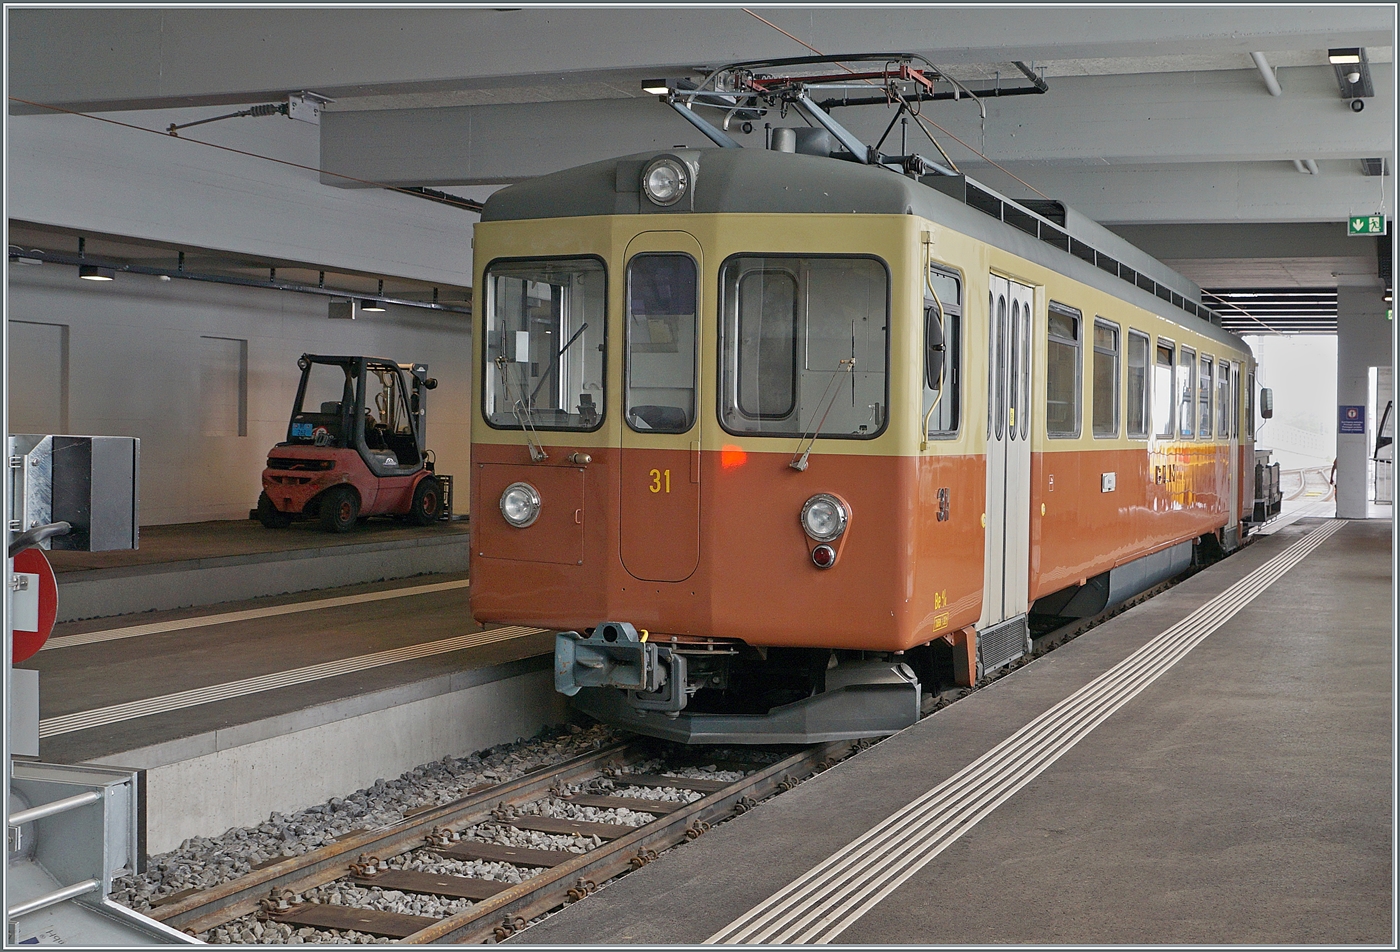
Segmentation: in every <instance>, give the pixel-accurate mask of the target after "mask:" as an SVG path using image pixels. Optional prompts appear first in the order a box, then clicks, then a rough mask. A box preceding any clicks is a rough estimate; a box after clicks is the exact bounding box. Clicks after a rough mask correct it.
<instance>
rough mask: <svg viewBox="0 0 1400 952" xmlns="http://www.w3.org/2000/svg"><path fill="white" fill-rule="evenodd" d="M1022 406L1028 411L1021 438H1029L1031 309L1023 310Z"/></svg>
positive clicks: (1022, 421) (1024, 415)
mask: <svg viewBox="0 0 1400 952" xmlns="http://www.w3.org/2000/svg"><path fill="white" fill-rule="evenodd" d="M1021 325H1022V327H1021V406H1023V407H1025V408H1026V412H1025V413H1023V414H1021V424H1020V425H1021V439H1023V440H1024V439H1028V438H1029V437H1030V432H1031V413H1030V407H1031V309H1030V307H1025V308H1023V309H1022V310H1021Z"/></svg>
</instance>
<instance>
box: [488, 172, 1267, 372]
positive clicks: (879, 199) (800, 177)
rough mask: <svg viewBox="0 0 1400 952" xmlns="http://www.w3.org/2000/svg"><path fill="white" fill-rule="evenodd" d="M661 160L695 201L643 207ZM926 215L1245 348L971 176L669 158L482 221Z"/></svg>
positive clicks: (1212, 321)
mask: <svg viewBox="0 0 1400 952" xmlns="http://www.w3.org/2000/svg"><path fill="white" fill-rule="evenodd" d="M660 155H672V156H676V157H678V158H681V159H682V160H684V161H685V162H686V163H687V164H689V165H690V166H691V168H692V169H693V170H694V173H695V185H694V188H693V189H692V190H691V193H690V195H689V201H688V202H687V201H685V200H682V201H681V202H678V203H677V204H676V205H673V206H670V207H666V208H662V207H659V206H655V205H652V204H651V203H650V202H644V201H642V198H641V192H640V188H639V183H640V179H641V171H642V167H643V166H644V165H645V164H646V163H647V162H649V161H650V160H651V159H653V158H656V157H657V156H660ZM678 213H679V214H723V213H729V214H736V213H759V214H865V215H906V214H907V215H919V216H922V217H924V218H927V219H929V220H930V221H934V222H939V223H941V224H944V225H946V226H947V227H949V228H952V229H953V230H955V231H958V232H962V233H964V234H967V235H969V236H970V237H974V238H977V239H979V240H982V241H985V242H987V243H989V244H992V245H995V246H996V247H999V248H1002V249H1004V250H1006V251H1009V252H1011V253H1013V254H1016V255H1019V256H1020V257H1023V258H1026V259H1028V260H1031V261H1035V262H1036V263H1037V264H1042V265H1044V266H1045V267H1048V268H1051V269H1053V270H1056V271H1059V272H1061V273H1063V274H1065V275H1067V276H1068V277H1071V278H1073V279H1075V280H1077V281H1080V282H1082V283H1084V284H1088V285H1090V286H1092V287H1097V288H1099V289H1100V290H1103V291H1105V292H1107V293H1109V294H1112V295H1113V296H1115V297H1119V298H1122V299H1124V300H1126V301H1128V302H1130V303H1132V304H1135V305H1137V306H1138V307H1141V308H1143V309H1144V310H1148V311H1152V312H1154V313H1157V314H1159V315H1161V316H1163V317H1166V318H1168V319H1170V320H1173V321H1176V322H1178V323H1181V324H1184V325H1187V326H1189V327H1190V328H1191V329H1192V330H1194V331H1196V332H1198V333H1200V334H1203V335H1205V336H1208V337H1212V338H1214V339H1216V340H1219V341H1220V342H1222V343H1225V344H1228V345H1230V346H1232V347H1237V348H1240V349H1247V347H1246V346H1245V344H1244V342H1243V341H1242V340H1240V339H1239V338H1238V337H1237V336H1236V335H1234V334H1232V333H1230V332H1228V331H1226V330H1224V329H1222V328H1221V327H1219V326H1218V324H1219V317H1218V316H1217V315H1215V314H1214V312H1212V311H1210V309H1208V308H1206V307H1205V306H1203V305H1202V304H1201V303H1200V288H1199V287H1198V286H1197V285H1196V284H1195V283H1193V282H1192V281H1190V280H1188V279H1187V278H1186V277H1184V276H1183V275H1181V274H1178V273H1177V272H1175V271H1173V270H1172V269H1170V268H1168V267H1167V266H1166V265H1164V264H1162V263H1161V262H1160V261H1158V260H1156V259H1155V258H1153V257H1151V256H1150V255H1148V254H1147V253H1146V252H1144V251H1142V250H1141V249H1139V248H1136V247H1135V246H1133V245H1132V244H1130V243H1129V242H1127V241H1125V240H1124V239H1123V238H1121V237H1119V236H1118V235H1115V234H1114V233H1113V232H1111V231H1109V230H1108V229H1107V228H1104V227H1103V226H1102V225H1100V224H1098V223H1097V222H1095V221H1093V220H1091V219H1089V218H1087V217H1085V216H1083V215H1080V214H1078V213H1077V212H1075V211H1074V210H1073V209H1071V208H1067V207H1066V206H1065V205H1063V204H1062V203H1060V202H1054V201H1042V202H1018V201H1013V200H1011V199H1008V198H1006V197H1004V196H1001V195H999V194H997V193H996V192H995V191H993V190H991V189H989V188H987V187H985V186H983V185H981V184H979V183H977V182H974V181H973V180H971V179H967V178H965V177H964V176H961V175H957V176H922V177H918V178H915V177H912V176H908V175H901V174H898V173H896V172H893V171H890V170H889V169H886V168H882V167H876V166H870V165H861V164H859V163H856V162H851V161H842V160H839V159H834V158H827V157H824V156H816V155H805V154H801V153H791V152H777V151H771V150H765V149H719V148H714V149H708V148H707V149H670V150H662V151H655V152H645V153H640V154H635V155H629V156H623V157H620V158H615V159H607V160H604V161H601V162H592V163H589V164H588V165H581V166H577V167H575V168H571V169H565V170H563V171H559V172H553V173H550V174H548V175H542V176H539V177H537V178H532V179H528V180H526V181H524V182H520V183H518V184H516V185H512V186H509V187H507V188H504V189H501V190H500V191H498V192H496V193H494V194H493V195H492V196H491V197H490V198H489V199H487V201H486V206H485V208H484V209H483V210H482V213H481V220H482V221H484V222H489V221H517V220H521V219H540V218H574V217H581V216H595V215H629V214H630V215H668V214H678Z"/></svg>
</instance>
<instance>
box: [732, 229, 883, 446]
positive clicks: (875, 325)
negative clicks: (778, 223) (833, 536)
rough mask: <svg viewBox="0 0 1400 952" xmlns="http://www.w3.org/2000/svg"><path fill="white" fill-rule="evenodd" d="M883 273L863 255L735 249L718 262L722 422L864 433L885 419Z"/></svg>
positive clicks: (789, 431) (756, 428)
mask: <svg viewBox="0 0 1400 952" xmlns="http://www.w3.org/2000/svg"><path fill="white" fill-rule="evenodd" d="M889 285H890V280H889V271H888V269H886V267H885V264H884V262H882V261H880V260H879V259H877V258H873V257H868V256H857V255H851V256H835V255H833V256H816V255H813V256H806V257H798V256H792V255H767V256H759V255H735V256H733V257H731V258H729V259H728V260H727V261H725V263H724V265H723V266H722V267H721V268H720V298H721V303H720V314H721V323H720V392H719V403H720V425H721V426H722V427H724V429H725V430H727V431H728V432H730V433H736V434H737V433H760V434H764V435H767V436H793V437H801V436H804V435H807V436H811V435H812V434H814V433H815V434H816V435H817V436H818V437H823V438H831V437H838V438H839V437H846V438H855V439H869V438H871V437H874V436H877V435H878V434H879V433H881V432H883V431H884V429H885V425H886V423H887V422H888V419H889V413H888V406H889V388H888V375H887V374H886V363H887V361H888V354H889V324H890V315H889Z"/></svg>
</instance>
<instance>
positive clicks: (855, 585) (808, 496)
mask: <svg viewBox="0 0 1400 952" xmlns="http://www.w3.org/2000/svg"><path fill="white" fill-rule="evenodd" d="M833 166H834V167H835V168H836V170H837V172H838V173H841V175H840V176H838V178H840V180H839V181H835V182H828V183H826V184H827V186H828V188H827V192H828V193H829V194H828V195H827V199H828V203H829V204H832V205H835V204H837V203H839V202H844V201H846V199H847V198H848V197H849V195H847V194H844V193H840V191H839V190H840V189H844V190H846V191H850V190H852V189H854V188H856V187H858V186H859V185H860V184H862V183H861V182H857V184H856V185H855V186H853V185H851V184H850V183H849V182H848V181H846V179H848V178H849V173H848V172H847V168H848V167H847V166H845V165H844V164H843V163H833V162H830V161H823V160H820V159H814V158H810V157H807V156H793V155H775V154H773V153H764V152H751V151H747V150H745V151H743V152H740V151H739V150H734V151H730V150H706V151H705V152H704V153H700V152H698V151H691V150H678V151H675V152H671V153H664V154H658V155H653V156H641V157H631V158H627V159H620V160H616V161H614V162H609V163H598V164H595V165H592V166H585V167H583V168H581V169H574V170H570V171H568V172H563V173H558V174H557V175H553V176H546V177H544V178H543V179H540V180H535V181H532V182H529V183H526V184H523V185H520V186H515V187H513V188H511V189H506V190H503V191H502V192H500V193H497V195H496V196H493V198H492V200H491V201H490V202H489V203H488V205H487V208H486V211H485V213H484V215H483V221H482V223H481V224H480V225H479V226H478V228H477V231H476V238H475V257H476V262H477V264H476V268H477V273H476V284H475V286H476V288H478V289H479V291H478V301H479V306H478V315H477V317H476V325H475V331H476V333H475V335H474V336H475V357H476V364H475V366H476V370H477V373H478V374H479V375H480V381H479V391H478V395H479V401H478V402H479V409H478V411H477V412H476V414H475V415H474V418H473V446H472V449H473V461H472V467H473V479H472V498H473V505H472V512H473V540H472V541H473V544H472V563H471V571H472V611H473V614H474V615H475V617H476V618H477V619H478V620H479V621H481V622H483V623H487V622H490V623H502V624H515V625H532V626H538V627H541V628H546V629H551V630H555V631H557V632H559V633H560V634H559V635H558V636H557V648H556V656H555V661H556V667H555V679H556V686H557V687H558V689H559V690H561V691H562V692H564V693H565V694H569V695H572V696H573V697H574V703H575V704H577V705H578V706H580V707H582V708H583V709H584V710H586V711H588V712H590V713H592V714H594V715H596V716H598V717H600V718H601V719H604V720H607V721H610V722H613V723H618V724H621V725H624V726H627V727H629V728H631V729H634V730H637V731H640V732H643V733H648V734H652V735H655V736H662V737H667V738H671V739H676V740H681V741H686V742H692V743H746V742H747V743H772V742H810V741H818V740H825V739H831V740H835V739H843V738H857V737H866V736H876V735H881V734H887V733H891V732H893V731H895V730H898V729H900V728H902V727H905V726H907V725H908V724H910V723H912V722H913V721H914V720H915V719H917V716H918V708H919V697H920V696H919V685H918V679H917V677H916V675H915V674H914V672H913V671H912V670H911V668H910V666H909V665H907V664H905V663H904V659H903V658H902V657H899V656H898V655H897V654H896V653H897V652H901V651H903V650H904V649H906V648H909V647H911V646H913V645H915V644H919V643H923V642H927V641H929V640H930V637H931V635H932V633H933V632H932V630H931V629H932V626H933V625H934V624H935V622H934V620H933V615H932V614H931V613H929V612H927V611H926V606H923V605H922V604H920V603H917V602H916V601H915V600H913V599H911V597H910V595H911V591H912V589H913V588H914V587H915V579H914V573H915V566H916V562H917V558H918V555H919V553H918V552H917V551H916V549H917V547H918V544H919V543H918V540H917V538H916V535H917V534H918V532H919V528H920V526H919V521H920V517H921V513H919V512H915V511H914V510H915V509H920V507H917V506H914V505H911V500H913V499H915V498H916V497H917V495H918V492H919V488H918V485H917V484H918V483H919V481H920V467H919V465H918V455H919V454H918V447H917V440H916V433H915V429H916V427H917V425H918V422H919V421H917V420H914V421H913V425H903V424H906V423H907V421H906V420H905V419H904V417H915V416H917V413H913V412H910V413H907V414H901V413H899V412H893V413H892V411H891V406H892V404H899V403H901V402H903V401H901V399H900V395H901V394H903V393H906V392H910V391H911V389H912V391H913V393H914V394H915V395H914V396H912V397H911V398H910V402H917V400H918V397H917V393H918V388H919V377H920V376H921V368H920V367H918V366H916V361H914V360H896V359H892V354H898V353H900V352H901V351H903V350H905V349H906V348H901V347H898V346H895V338H896V337H897V336H898V335H899V334H900V333H902V332H905V331H906V330H908V329H907V328H905V327H904V326H903V324H902V323H901V321H900V320H899V319H898V315H902V314H909V315H915V314H921V313H922V310H921V305H922V302H923V294H922V291H921V288H920V286H919V282H918V276H919V273H920V272H919V268H920V265H919V262H918V255H919V241H918V234H917V231H916V229H917V227H918V226H917V222H916V219H914V218H913V217H912V216H908V215H899V214H854V215H853V214H851V210H850V208H847V211H846V213H845V214H844V215H842V214H836V213H835V210H834V208H833V209H832V210H830V211H828V212H825V213H824V210H823V208H822V207H820V205H821V203H820V202H818V203H816V204H817V205H818V207H817V210H816V213H812V212H798V211H796V210H793V209H789V210H787V211H786V213H785V210H784V209H783V208H782V207H780V205H774V206H773V207H772V208H767V207H765V206H763V205H762V203H761V201H760V202H759V203H758V204H757V205H756V204H755V199H754V198H753V196H755V195H762V194H764V190H763V189H764V187H767V188H768V192H767V194H769V195H772V194H773V192H775V191H776V192H777V194H778V195H779V196H780V197H781V195H782V194H783V190H784V189H783V184H782V183H783V182H784V181H786V182H788V183H791V182H793V181H795V178H794V176H795V175H796V174H811V175H814V176H815V180H816V181H817V184H818V188H819V189H820V186H821V184H822V173H823V172H825V170H826V169H827V168H828V167H833ZM794 167H795V168H794ZM855 171H857V172H860V171H865V170H855ZM868 179H869V180H871V181H873V183H874V185H875V186H876V188H875V191H876V192H877V193H878V191H879V187H880V186H883V185H885V183H887V182H888V181H889V180H891V179H897V177H896V176H889V175H880V174H879V173H871V174H869V175H868ZM865 184H869V183H868V182H867V183H865ZM707 186H708V188H707ZM830 193H838V194H834V195H833V194H830ZM735 195H743V196H748V197H747V198H745V199H744V200H743V202H741V203H740V204H739V206H738V207H737V208H736V207H734V199H733V196H735ZM886 198H887V201H886V203H885V204H886V205H888V206H889V207H890V208H893V207H895V206H896V205H897V204H898V202H899V201H900V199H899V196H898V195H890V196H886ZM863 200H864V201H866V202H869V201H870V199H869V197H868V196H867V197H866V198H865V199H863ZM804 201H806V202H807V203H808V204H811V202H810V199H804ZM900 207H903V206H902V205H901V206H900ZM913 320H914V318H913V317H912V316H911V317H910V319H909V322H910V323H912V322H913ZM974 482H976V480H971V479H970V480H969V483H974ZM935 518H937V516H936V514H935V510H934V509H933V508H932V507H930V508H929V509H928V519H929V521H930V522H931V521H932V520H933V519H935ZM976 544H977V545H978V546H979V552H980V538H979V539H978V540H977V543H976ZM945 561H948V562H956V561H957V555H956V553H955V552H954V551H953V550H952V549H950V550H949V551H948V552H947V553H946V556H945ZM965 561H966V562H967V563H969V564H968V565H967V566H966V567H965V569H966V571H965V573H964V574H967V575H968V578H967V579H966V580H965V582H966V587H968V588H969V589H975V588H976V586H977V585H978V584H979V583H980V575H981V572H980V559H978V558H976V557H974V558H971V559H966V560H965ZM927 568H928V563H927V560H926V559H925V562H924V569H925V570H926V569H927ZM952 571H954V572H955V573H956V572H957V571H958V570H956V569H954V570H952ZM945 601H946V596H945ZM967 608H968V609H969V610H970V611H971V614H972V616H973V617H974V618H975V613H976V612H975V607H974V606H972V604H971V603H969V605H968V606H967ZM942 621H943V623H944V624H945V625H946V624H947V623H948V617H947V612H946V611H945V612H944V613H943V618H942ZM968 623H970V621H969V622H968Z"/></svg>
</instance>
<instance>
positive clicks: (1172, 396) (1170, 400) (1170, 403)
mask: <svg viewBox="0 0 1400 952" xmlns="http://www.w3.org/2000/svg"><path fill="white" fill-rule="evenodd" d="M1162 348H1166V349H1167V351H1168V353H1169V355H1170V356H1171V364H1170V365H1169V367H1170V371H1171V372H1170V373H1168V374H1167V381H1168V382H1167V431H1166V432H1165V433H1163V432H1161V431H1159V430H1158V429H1157V426H1156V421H1155V420H1149V421H1148V429H1149V430H1150V431H1151V433H1152V438H1153V439H1157V440H1174V439H1176V438H1177V429H1176V363H1177V346H1176V341H1174V340H1171V339H1170V338H1167V337H1158V338H1157V340H1156V346H1155V347H1154V348H1153V349H1152V374H1151V377H1152V380H1153V384H1152V388H1151V389H1152V390H1153V396H1154V398H1155V396H1156V392H1155V391H1156V389H1157V385H1156V379H1157V368H1158V367H1160V366H1161V364H1159V363H1157V358H1158V357H1159V356H1161V351H1162ZM1151 406H1152V409H1153V410H1154V411H1155V410H1156V408H1157V407H1156V403H1155V401H1154V402H1152V404H1151Z"/></svg>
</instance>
